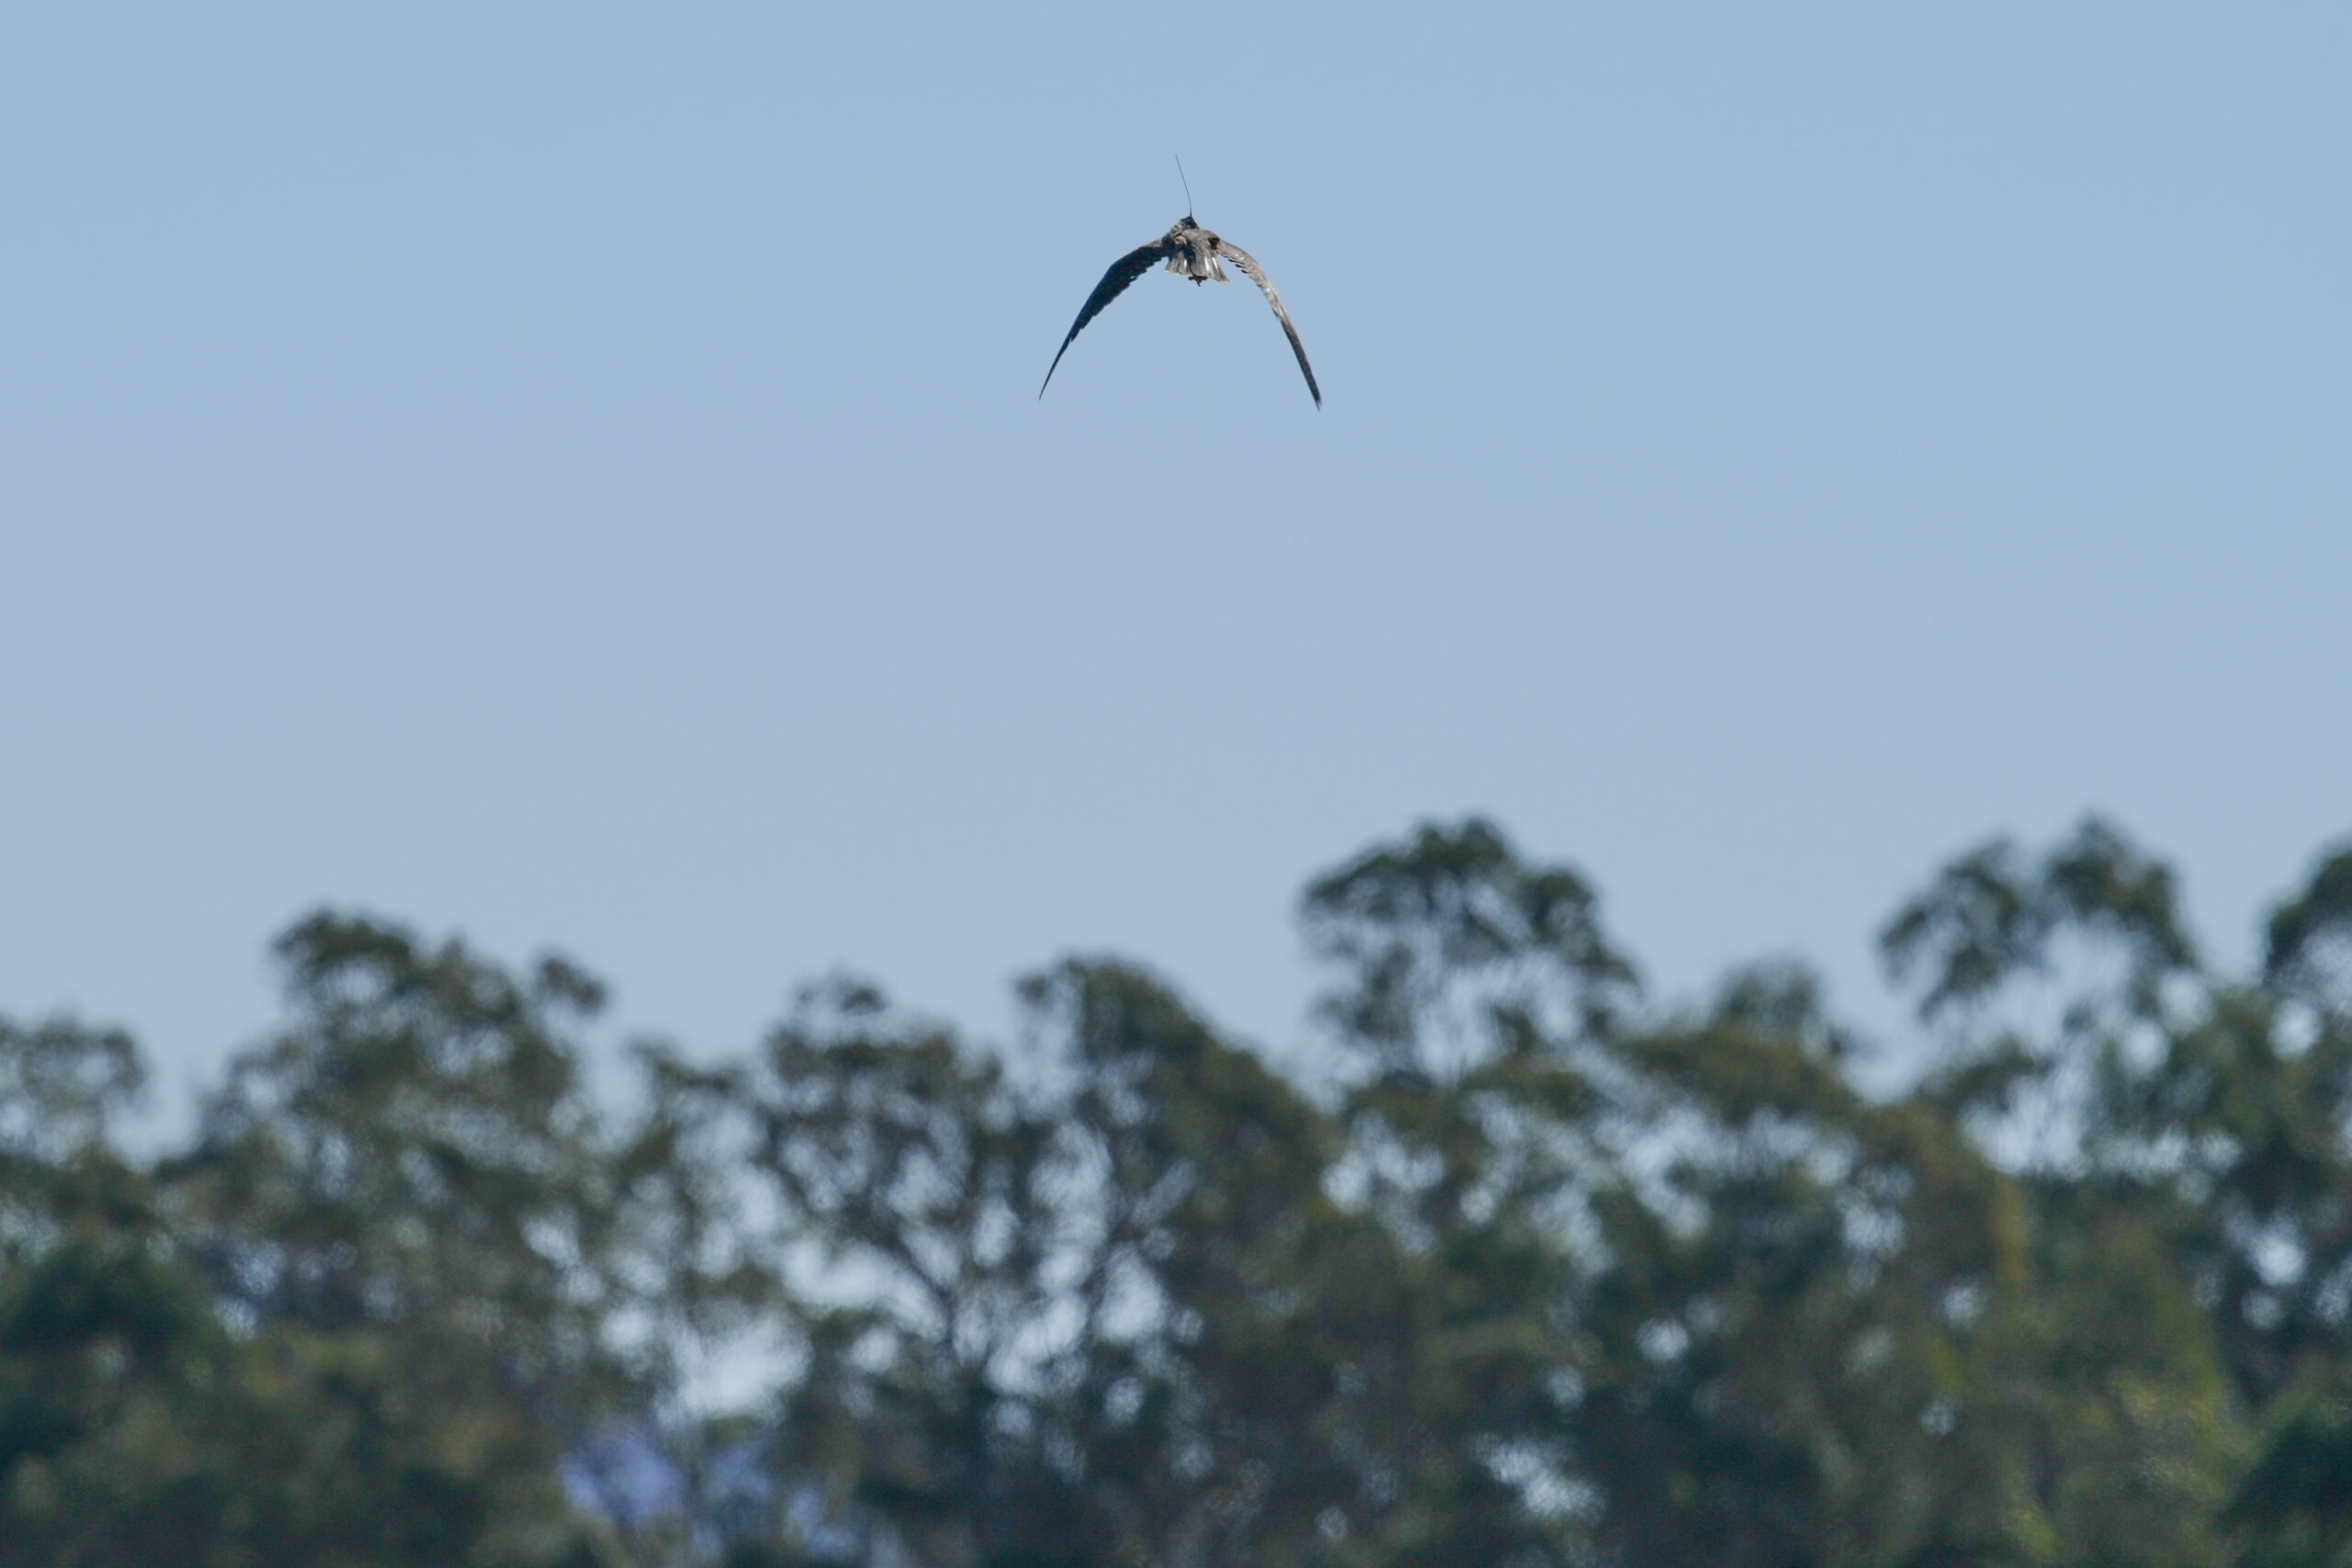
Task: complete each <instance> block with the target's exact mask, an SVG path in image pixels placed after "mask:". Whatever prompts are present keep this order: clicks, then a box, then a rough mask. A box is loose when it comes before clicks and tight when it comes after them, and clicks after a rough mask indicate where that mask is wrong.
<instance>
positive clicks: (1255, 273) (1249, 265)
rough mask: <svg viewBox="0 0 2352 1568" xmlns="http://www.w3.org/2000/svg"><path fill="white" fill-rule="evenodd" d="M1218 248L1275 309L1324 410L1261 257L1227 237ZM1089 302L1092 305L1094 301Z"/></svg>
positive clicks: (1303, 346)
mask: <svg viewBox="0 0 2352 1568" xmlns="http://www.w3.org/2000/svg"><path fill="white" fill-rule="evenodd" d="M1216 248H1217V254H1219V255H1222V256H1223V257H1225V259H1226V260H1227V261H1229V262H1231V263H1232V264H1233V265H1236V266H1238V267H1239V268H1240V269H1241V270H1242V271H1244V272H1246V273H1248V274H1249V275H1250V282H1252V283H1254V284H1256V285H1257V286H1258V291H1259V292H1260V293H1261V294H1263V295H1264V296H1265V297H1266V303H1267V304H1269V305H1272V307H1273V308H1274V320H1276V321H1280V322H1281V323H1282V324H1283V336H1284V337H1286V338H1288V339H1290V351H1291V352H1292V353H1293V354H1295V355H1298V371H1299V374H1300V375H1302V376H1304V377H1306V389H1307V390H1308V391H1309V392H1311V393H1313V394H1314V397H1315V406H1316V407H1317V408H1318V409H1319V408H1321V407H1322V406H1323V389H1322V388H1320V387H1318V386H1317V385H1316V384H1315V368H1314V367H1313V366H1311V365H1309V364H1307V363H1306V344H1303V343H1301V342H1299V341H1298V329H1297V328H1296V327H1295V326H1292V325H1291V324H1290V312H1289V311H1288V310H1283V297H1282V296H1281V295H1279V294H1277V293H1275V292H1274V286H1273V284H1272V282H1270V281H1268V279H1267V277H1266V269H1265V268H1264V267H1262V266H1260V265H1258V258H1257V257H1255V256H1253V255H1251V254H1250V253H1249V252H1248V251H1245V250H1243V249H1242V248H1241V247H1240V246H1239V245H1237V244H1235V243H1233V242H1232V241H1230V240H1228V239H1226V238H1225V237H1224V236H1223V235H1219V236H1218V237H1217V242H1216ZM1110 281H1111V280H1110V279H1109V278H1107V277H1106V278H1104V279H1103V282H1104V283H1105V284H1108V283H1109V282H1110ZM1114 292H1115V291H1114ZM1087 303H1088V304H1089V305H1090V306H1091V305H1092V304H1093V301H1092V300H1089V301H1087ZM1079 319H1080V321H1084V320H1085V318H1084V317H1082V316H1081V317H1080V318H1079Z"/></svg>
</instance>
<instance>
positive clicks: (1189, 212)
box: [1176, 152, 1193, 219]
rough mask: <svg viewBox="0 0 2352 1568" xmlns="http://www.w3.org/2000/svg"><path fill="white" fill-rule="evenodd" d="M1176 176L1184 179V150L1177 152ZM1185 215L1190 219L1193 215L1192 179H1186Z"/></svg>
mask: <svg viewBox="0 0 2352 1568" xmlns="http://www.w3.org/2000/svg"><path fill="white" fill-rule="evenodd" d="M1176 177H1177V178H1178V179H1180V180H1184V155H1183V154H1182V152H1179V153H1177V154H1176ZM1184 216H1185V217H1186V218H1188V219H1189V218H1190V217H1192V216H1193V182H1192V181H1190V180H1184Z"/></svg>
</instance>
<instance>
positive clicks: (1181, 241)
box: [1037, 212, 1323, 408]
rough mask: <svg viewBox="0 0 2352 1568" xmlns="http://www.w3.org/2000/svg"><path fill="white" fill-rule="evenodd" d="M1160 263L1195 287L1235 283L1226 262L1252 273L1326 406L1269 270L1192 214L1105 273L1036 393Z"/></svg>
mask: <svg viewBox="0 0 2352 1568" xmlns="http://www.w3.org/2000/svg"><path fill="white" fill-rule="evenodd" d="M1160 260H1165V261H1166V262H1167V263H1168V270H1169V271H1170V272H1172V273H1174V274H1175V275H1176V276H1179V277H1189V278H1191V279H1192V280H1193V282H1194V283H1196V284H1200V283H1207V282H1210V281H1212V280H1214V281H1216V282H1218V283H1226V282H1229V281H1231V280H1230V279H1228V278H1227V276H1226V273H1225V263H1226V262H1227V261H1229V262H1231V263H1232V264H1233V265H1236V266H1238V267H1239V268H1240V269H1241V270H1242V271H1243V272H1244V273H1246V274H1248V275H1249V277H1250V281H1251V282H1252V283H1255V284H1256V285H1257V286H1258V289H1259V292H1261V293H1262V294H1263V295H1265V297H1266V303H1267V304H1269V305H1272V307H1273V308H1274V319H1275V320H1276V321H1280V322H1282V324H1283V336H1284V337H1286V338H1288V339H1290V351H1291V353H1293V354H1294V355H1297V356H1298V368H1299V373H1300V374H1301V375H1303V376H1305V377H1306V389H1307V391H1308V392H1309V393H1310V394H1312V395H1313V397H1314V399H1315V406H1316V407H1317V408H1321V407H1322V406H1323V389H1322V388H1320V387H1317V385H1316V384H1315V372H1314V370H1313V369H1312V368H1311V367H1309V366H1308V365H1307V363H1306V345H1305V344H1301V343H1300V342H1299V341H1298V329H1297V328H1296V327H1294V326H1292V325H1291V324H1290V312H1289V311H1288V310H1283V297H1282V296H1281V295H1279V294H1277V293H1275V292H1274V286H1273V284H1272V282H1270V281H1268V279H1267V277H1266V269H1265V268H1263V267H1261V266H1260V265H1258V263H1257V261H1256V260H1255V259H1254V258H1253V257H1252V256H1251V255H1250V253H1249V252H1247V251H1245V250H1243V249H1242V248H1241V247H1240V246H1238V245H1237V244H1235V243H1233V242H1232V241H1230V240H1227V239H1223V238H1220V237H1219V236H1217V235H1216V234H1214V233H1211V232H1210V231H1208V230H1206V229H1204V228H1202V227H1201V226H1200V225H1199V224H1198V223H1195V222H1193V215H1192V214H1191V213H1189V212H1188V213H1186V214H1185V215H1184V216H1183V217H1182V218H1180V219H1178V220H1176V224H1175V227H1173V228H1171V229H1170V230H1169V231H1168V232H1167V233H1165V234H1162V235H1161V236H1160V237H1159V239H1157V240H1154V241H1153V242H1152V243H1149V244H1148V245H1137V246H1136V248H1135V249H1134V250H1132V251H1129V252H1128V253H1127V254H1125V255H1123V256H1121V257H1120V258H1119V259H1118V260H1117V261H1114V262H1113V263H1112V264H1111V270H1110V271H1108V272H1106V273H1104V274H1103V281H1102V282H1100V283H1098V284H1096V285H1095V286H1094V292H1093V293H1091V294H1090V295H1088V296H1087V297H1086V303H1085V304H1084V305H1082V306H1080V308H1079V312H1078V320H1077V321H1075V322H1073V323H1072V324H1071V326H1070V329H1069V336H1068V337H1066V338H1064V339H1062V345H1061V347H1060V348H1059V349H1058V350H1057V351H1056V352H1055V354H1054V363H1053V364H1052V365H1050V366H1047V367H1046V380H1045V383H1044V384H1042V385H1040V386H1039V387H1038V389H1037V395H1038V396H1039V397H1041V398H1042V397H1044V396H1045V395H1046V386H1050V385H1051V384H1052V383H1053V379H1054V371H1055V370H1056V369H1057V368H1059V367H1060V366H1061V362H1062V355H1065V354H1068V353H1069V345H1070V344H1072V343H1073V342H1075V341H1076V340H1077V338H1078V334H1079V333H1080V332H1081V331H1082V330H1084V328H1085V326H1086V323H1087V322H1089V321H1092V320H1093V319H1094V318H1095V317H1097V316H1099V315H1101V314H1102V313H1103V308H1104V307H1105V306H1107V305H1109V304H1110V303H1111V301H1112V300H1114V299H1117V298H1118V297H1119V296H1120V295H1121V294H1123V293H1125V291H1126V288H1127V285H1129V284H1130V283H1133V282H1134V281H1135V280H1136V278H1138V277H1141V276H1143V275H1144V274H1145V273H1147V272H1149V271H1150V270H1151V264H1152V263H1154V262H1156V261H1160Z"/></svg>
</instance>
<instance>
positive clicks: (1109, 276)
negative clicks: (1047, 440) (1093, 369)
mask: <svg viewBox="0 0 2352 1568" xmlns="http://www.w3.org/2000/svg"><path fill="white" fill-rule="evenodd" d="M1166 254H1168V238H1167V236H1166V235H1164V234H1163V235H1162V236H1160V237H1159V239H1157V240H1154V241H1153V242H1152V243H1149V244H1148V245H1137V246H1136V248H1135V249H1134V250H1132V251H1129V252H1128V253H1127V254H1125V255H1123V256H1121V257H1120V258H1119V259H1118V260H1117V261H1114V262H1113V263H1112V264H1111V270H1110V271H1108V272H1106V273H1104V274H1103V281H1102V282H1100V283H1098V284H1096V285H1095V286H1094V292H1093V293H1091V294H1090V295H1088V296H1087V297H1086V303H1085V304H1083V305H1081V306H1080V307H1079V310H1078V320H1077V321H1073V322H1071V323H1070V329H1069V336H1068V337H1066V338H1064V339H1062V345H1061V347H1059V348H1057V349H1056V350H1054V362H1053V364H1051V365H1048V366H1046V378H1045V379H1044V380H1043V381H1040V382H1039V383H1037V395H1038V396H1039V397H1041V398H1042V397H1044V396H1045V395H1046V388H1047V387H1049V386H1051V385H1052V384H1053V380H1054V372H1055V371H1056V370H1057V369H1058V368H1059V367H1060V366H1061V362H1062V355H1065V354H1068V353H1069V345H1070V344H1073V343H1075V342H1077V341H1078V334H1079V333H1080V332H1082V331H1084V330H1085V328H1086V323H1087V322H1089V321H1092V320H1093V319H1094V318H1095V317H1097V316H1099V315H1101V314H1102V313H1103V307H1104V306H1106V305H1108V304H1110V303H1111V301H1112V300H1114V299H1117V298H1118V297H1119V296H1120V295H1121V294H1123V293H1125V291H1126V288H1127V285H1128V284H1130V283H1133V282H1134V281H1135V280H1136V278H1138V277H1141V276H1143V275H1144V274H1145V273H1147V272H1149V271H1150V270H1151V264H1152V263H1154V262H1156V261H1158V260H1159V258H1160V257H1162V256H1164V255H1166ZM1281 308H1282V307H1281V306H1279V305H1277V306H1276V307H1275V309H1276V310H1280V309H1281Z"/></svg>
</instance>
